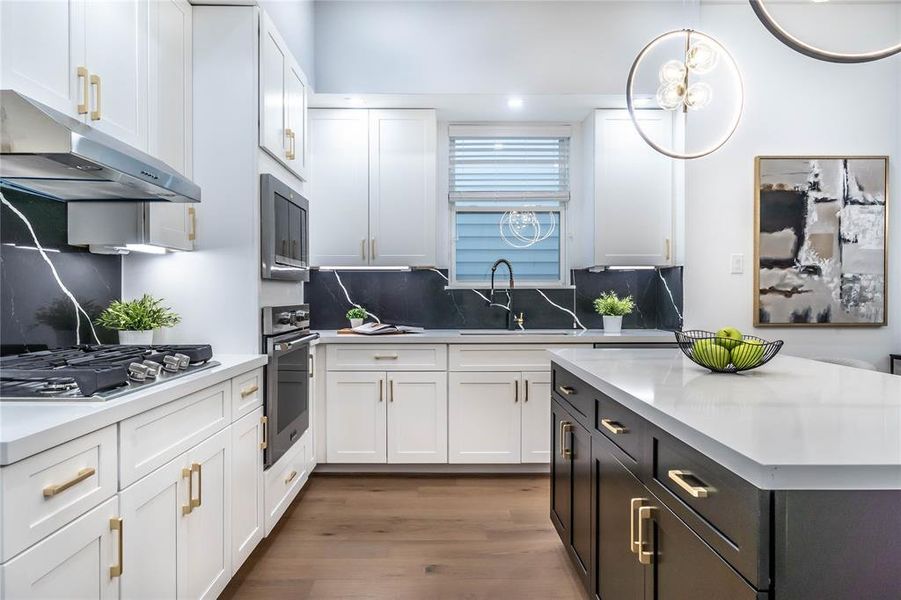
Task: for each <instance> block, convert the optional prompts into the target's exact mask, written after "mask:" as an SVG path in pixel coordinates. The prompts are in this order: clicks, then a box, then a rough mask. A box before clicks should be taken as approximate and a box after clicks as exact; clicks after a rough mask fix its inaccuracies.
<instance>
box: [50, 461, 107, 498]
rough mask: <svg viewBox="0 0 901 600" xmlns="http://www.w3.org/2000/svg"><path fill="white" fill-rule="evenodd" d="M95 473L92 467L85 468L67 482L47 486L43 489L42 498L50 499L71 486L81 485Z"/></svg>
mask: <svg viewBox="0 0 901 600" xmlns="http://www.w3.org/2000/svg"><path fill="white" fill-rule="evenodd" d="M96 472H97V471H96V470H95V469H94V467H85V468H84V469H81V470H79V471H78V474H77V475H75V477H73V478H72V479H70V480H68V481H64V482H63V483H57V484H54V485H48V486H47V487H45V488H44V498H52V497H53V496H56V495H57V494H59V493H62V492H65V491H66V490H67V489H69V488H70V487H72V486H73V485H76V484H79V483H81V482H82V481H84V480H85V479H87V478H88V477H90V476H91V475H93V474H94V473H96Z"/></svg>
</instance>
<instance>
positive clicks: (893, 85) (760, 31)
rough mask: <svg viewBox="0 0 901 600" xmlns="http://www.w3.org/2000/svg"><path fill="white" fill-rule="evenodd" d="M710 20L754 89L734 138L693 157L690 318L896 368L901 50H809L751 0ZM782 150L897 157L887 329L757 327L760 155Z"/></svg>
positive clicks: (706, 20) (706, 19)
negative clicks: (882, 56) (736, 257)
mask: <svg viewBox="0 0 901 600" xmlns="http://www.w3.org/2000/svg"><path fill="white" fill-rule="evenodd" d="M890 23H891V22H889V24H890ZM883 25H884V24H883ZM701 28H702V29H703V30H705V31H706V32H708V33H710V34H711V35H713V36H714V37H717V38H718V39H719V40H720V41H721V42H722V43H723V44H724V45H725V46H726V47H727V48H728V49H729V50H730V51H731V52H732V53H733V55H734V56H735V59H736V61H737V62H738V64H739V66H740V68H741V70H742V74H743V77H744V82H745V91H746V97H745V112H744V115H743V117H742V122H741V124H740V126H739V129H738V131H737V132H736V134H735V136H734V137H733V139H732V140H730V141H729V143H728V144H726V146H724V147H723V148H722V149H720V150H719V151H717V152H716V153H714V154H712V155H711V156H709V157H707V158H703V159H699V160H694V161H689V162H688V163H687V165H686V182H687V183H686V186H687V189H686V238H687V240H686V248H685V249H686V255H685V317H686V326H687V327H689V328H703V329H716V328H718V327H721V326H726V325H734V326H736V327H738V328H739V329H741V330H742V331H745V332H750V333H754V334H756V335H760V336H761V337H764V338H768V339H773V338H775V339H783V340H785V341H786V347H785V349H784V350H783V351H784V352H788V353H791V354H798V355H803V356H845V357H854V358H860V359H864V360H869V361H872V362H876V363H877V364H879V366H880V367H882V368H887V366H888V359H887V355H888V353H889V352H890V351H894V352H899V351H901V310H899V306H901V269H899V267H898V266H897V265H901V210H898V209H897V206H898V204H899V203H901V194H899V193H898V192H897V191H896V192H895V193H894V194H892V193H891V191H892V188H894V190H898V189H899V188H901V118H899V110H901V57H899V56H896V57H894V58H892V59H889V60H884V61H880V62H877V63H870V64H861V65H836V64H831V63H825V62H821V61H817V60H813V59H810V58H807V57H805V56H802V55H800V54H797V53H795V52H793V51H792V50H790V49H788V48H787V47H785V46H784V45H782V44H781V43H780V42H778V41H777V40H776V39H774V38H773V37H772V36H770V34H769V33H767V31H766V30H764V28H763V27H762V26H760V25H758V23H757V21H756V19H755V17H754V14H753V12H752V11H751V9H750V7H749V6H748V5H747V4H746V3H740V4H719V3H709V4H705V5H704V6H703V7H702V11H701ZM898 31H899V32H901V27H899V28H898ZM896 39H897V37H896ZM772 154H787V155H804V154H808V155H810V154H813V155H824V154H825V155H832V154H837V155H849V154H850V155H853V154H877V155H881V154H886V155H890V157H891V158H890V169H891V173H890V175H889V179H890V183H889V188H890V197H889V202H890V204H892V205H894V206H895V208H892V209H891V210H890V211H889V214H890V225H889V244H890V246H889V249H890V257H889V272H888V275H889V291H888V301H889V310H888V321H889V326H888V327H882V328H866V329H860V328H856V329H832V328H830V329H818V330H801V329H797V328H795V329H791V328H785V329H781V328H780V329H773V328H765V329H764V328H761V329H758V330H756V331H754V329H753V327H752V322H753V294H754V290H753V265H752V263H753V254H754V252H753V239H754V237H753V218H754V215H753V211H754V157H755V156H757V155H772ZM732 253H743V254H744V255H745V273H744V274H743V275H731V274H730V273H729V255H730V254H732Z"/></svg>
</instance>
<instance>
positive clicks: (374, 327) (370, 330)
mask: <svg viewBox="0 0 901 600" xmlns="http://www.w3.org/2000/svg"><path fill="white" fill-rule="evenodd" d="M351 331H353V332H354V333H359V334H361V335H390V334H394V333H420V332H422V331H423V329H422V327H407V326H406V325H391V324H390V323H366V324H364V325H360V326H359V327H354V328H353V329H352V330H351Z"/></svg>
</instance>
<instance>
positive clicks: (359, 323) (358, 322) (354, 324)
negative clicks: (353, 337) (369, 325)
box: [350, 319, 363, 327]
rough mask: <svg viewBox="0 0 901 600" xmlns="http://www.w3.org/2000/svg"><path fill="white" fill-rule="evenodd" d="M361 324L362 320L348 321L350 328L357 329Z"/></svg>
mask: <svg viewBox="0 0 901 600" xmlns="http://www.w3.org/2000/svg"><path fill="white" fill-rule="evenodd" d="M362 324H363V319H351V320H350V326H351V327H359V326H360V325H362Z"/></svg>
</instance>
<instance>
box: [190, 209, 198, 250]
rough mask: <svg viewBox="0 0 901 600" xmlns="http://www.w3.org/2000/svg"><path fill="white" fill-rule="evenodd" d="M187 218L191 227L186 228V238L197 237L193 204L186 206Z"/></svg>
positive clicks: (191, 239) (194, 238)
mask: <svg viewBox="0 0 901 600" xmlns="http://www.w3.org/2000/svg"><path fill="white" fill-rule="evenodd" d="M188 220H189V221H190V222H191V228H190V229H189V230H188V240H189V241H192V242H193V241H194V240H196V239H197V209H196V208H194V207H193V206H191V207H189V208H188Z"/></svg>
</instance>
